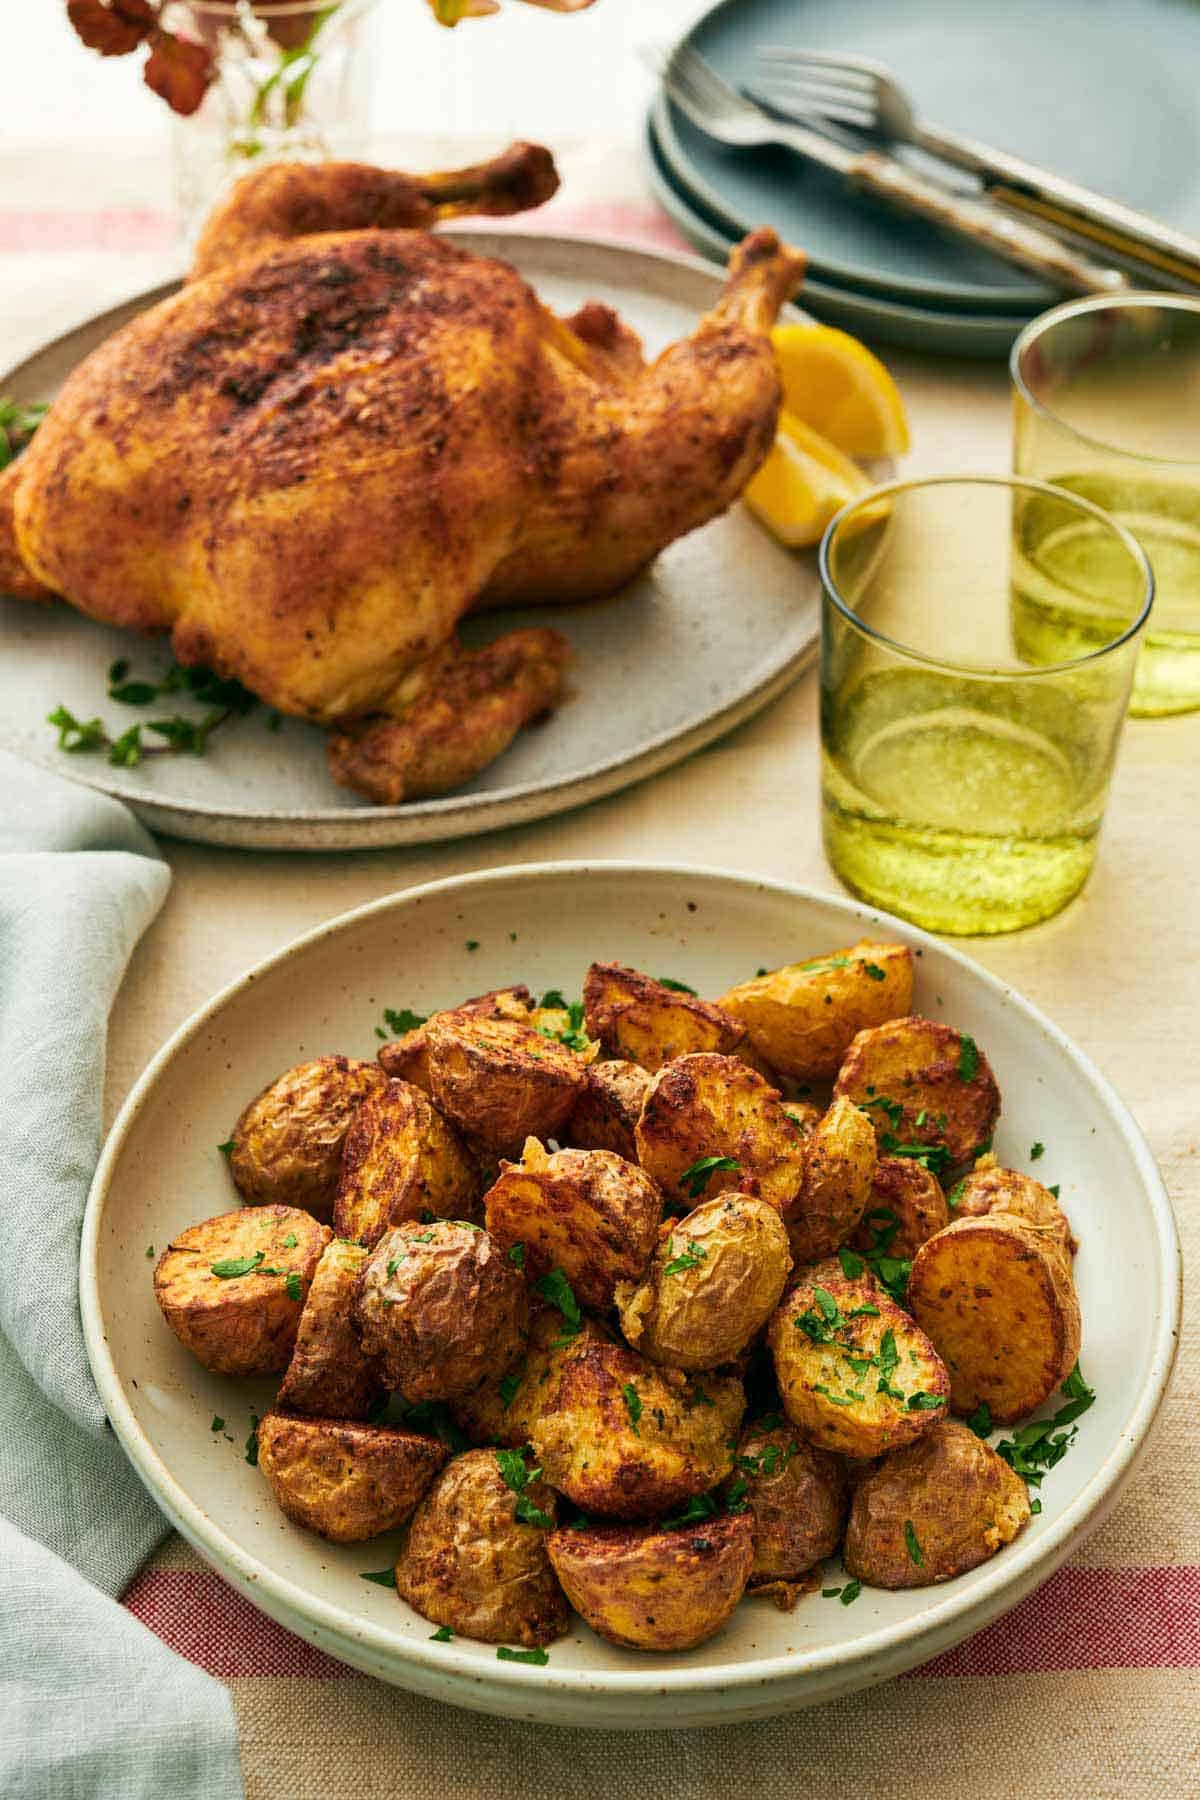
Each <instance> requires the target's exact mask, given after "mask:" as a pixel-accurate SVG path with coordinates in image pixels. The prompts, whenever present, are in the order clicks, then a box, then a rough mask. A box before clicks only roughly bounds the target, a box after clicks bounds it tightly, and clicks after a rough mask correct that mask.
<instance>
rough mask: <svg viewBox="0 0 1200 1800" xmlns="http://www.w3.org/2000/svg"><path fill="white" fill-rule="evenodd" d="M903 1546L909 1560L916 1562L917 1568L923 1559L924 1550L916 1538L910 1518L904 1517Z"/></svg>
mask: <svg viewBox="0 0 1200 1800" xmlns="http://www.w3.org/2000/svg"><path fill="white" fill-rule="evenodd" d="M904 1547H905V1549H906V1550H907V1551H908V1555H909V1561H910V1562H914V1563H916V1565H917V1567H918V1569H919V1568H920V1567H921V1565H922V1564H923V1563H924V1561H925V1552H924V1551H923V1550H922V1548H921V1545H920V1543H919V1541H918V1539H917V1534H916V1532H915V1531H914V1530H913V1522H912V1520H911V1519H905V1521H904Z"/></svg>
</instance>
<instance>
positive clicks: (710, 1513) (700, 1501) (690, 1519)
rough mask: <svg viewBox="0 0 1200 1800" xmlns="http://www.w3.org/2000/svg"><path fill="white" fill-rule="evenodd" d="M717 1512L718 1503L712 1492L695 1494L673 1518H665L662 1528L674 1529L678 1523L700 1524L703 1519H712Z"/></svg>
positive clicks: (666, 1529)
mask: <svg viewBox="0 0 1200 1800" xmlns="http://www.w3.org/2000/svg"><path fill="white" fill-rule="evenodd" d="M716 1512H717V1503H716V1501H715V1500H714V1499H713V1497H712V1495H711V1494H693V1495H692V1497H691V1499H690V1500H689V1501H688V1503H687V1506H686V1507H685V1508H684V1510H683V1511H682V1512H681V1513H677V1514H676V1516H675V1517H674V1518H673V1519H664V1520H663V1522H662V1527H661V1529H662V1530H663V1531H674V1530H675V1528H676V1526H678V1525H698V1524H699V1523H700V1521H701V1520H702V1519H711V1518H713V1517H714V1516H715V1514H716Z"/></svg>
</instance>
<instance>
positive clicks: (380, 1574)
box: [358, 1568, 446, 1631]
mask: <svg viewBox="0 0 1200 1800" xmlns="http://www.w3.org/2000/svg"><path fill="white" fill-rule="evenodd" d="M358 1578H359V1580H360V1581H373V1582H374V1583H375V1585H376V1587H390V1588H394V1587H395V1585H396V1571H395V1569H394V1568H390V1569H360V1570H359V1571H358ZM442 1629H443V1631H444V1630H445V1629H446V1627H445V1626H443V1627H442Z"/></svg>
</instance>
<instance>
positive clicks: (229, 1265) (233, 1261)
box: [209, 1250, 271, 1281]
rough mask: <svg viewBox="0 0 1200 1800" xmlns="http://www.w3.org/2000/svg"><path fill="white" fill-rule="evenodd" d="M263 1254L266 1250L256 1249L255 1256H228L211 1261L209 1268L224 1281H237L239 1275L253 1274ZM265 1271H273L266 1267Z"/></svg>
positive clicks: (266, 1272) (265, 1272)
mask: <svg viewBox="0 0 1200 1800" xmlns="http://www.w3.org/2000/svg"><path fill="white" fill-rule="evenodd" d="M263 1256H264V1252H263V1251H261V1250H256V1251H255V1252H254V1255H253V1256H227V1257H225V1258H224V1259H223V1260H222V1261H221V1262H215V1263H210V1264H209V1268H210V1269H211V1270H212V1272H213V1274H214V1275H219V1276H220V1278H221V1280H222V1281H236V1280H237V1278H238V1276H239V1275H250V1274H253V1272H254V1271H255V1270H256V1269H257V1268H258V1266H259V1264H260V1263H261V1262H262V1260H263ZM263 1273H264V1274H268V1273H271V1271H269V1270H265V1269H264V1271H263Z"/></svg>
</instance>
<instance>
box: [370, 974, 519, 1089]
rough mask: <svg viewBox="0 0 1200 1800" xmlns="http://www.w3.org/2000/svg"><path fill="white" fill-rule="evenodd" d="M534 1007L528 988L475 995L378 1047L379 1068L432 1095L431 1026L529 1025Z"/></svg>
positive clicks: (497, 989)
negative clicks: (463, 1022)
mask: <svg viewBox="0 0 1200 1800" xmlns="http://www.w3.org/2000/svg"><path fill="white" fill-rule="evenodd" d="M532 1005H533V995H532V994H531V993H530V992H529V989H528V988H527V987H524V986H521V985H520V984H518V986H516V987H510V988H493V990H492V991H491V993H488V994H476V995H475V997H474V999H471V1000H464V1001H463V1002H462V1004H461V1006H451V1007H447V1008H446V1009H445V1011H443V1012H436V1013H431V1014H430V1016H429V1018H427V1019H423V1020H422V1022H421V1023H420V1024H419V1025H415V1026H414V1027H413V1028H412V1030H411V1031H406V1032H404V1033H403V1035H402V1036H400V1037H398V1038H396V1039H394V1041H393V1042H392V1043H390V1044H381V1045H380V1047H379V1061H380V1065H381V1066H382V1067H383V1068H384V1069H385V1070H386V1071H387V1073H388V1074H389V1075H391V1076H392V1077H394V1079H395V1080H397V1081H408V1082H411V1083H412V1085H413V1087H419V1088H420V1089H421V1090H422V1091H423V1092H424V1093H426V1094H431V1093H432V1092H433V1088H432V1086H431V1084H430V1079H429V1027H430V1026H431V1025H434V1024H439V1025H440V1024H450V1025H452V1024H454V1023H456V1021H458V1020H460V1019H516V1020H517V1021H518V1022H522V1021H523V1022H525V1023H526V1024H527V1023H528V1021H529V1014H530V1011H531V1009H532Z"/></svg>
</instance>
